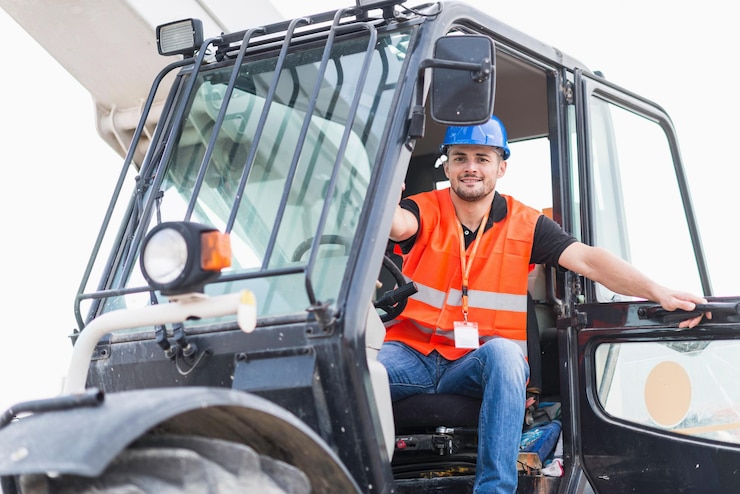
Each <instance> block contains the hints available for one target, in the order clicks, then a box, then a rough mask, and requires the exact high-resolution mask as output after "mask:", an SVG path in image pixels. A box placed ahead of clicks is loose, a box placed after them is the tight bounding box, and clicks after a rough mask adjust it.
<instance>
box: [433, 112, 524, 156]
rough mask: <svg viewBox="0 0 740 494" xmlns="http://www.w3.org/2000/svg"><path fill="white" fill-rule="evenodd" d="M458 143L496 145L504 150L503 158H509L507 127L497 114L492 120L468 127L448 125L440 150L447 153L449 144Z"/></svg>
mask: <svg viewBox="0 0 740 494" xmlns="http://www.w3.org/2000/svg"><path fill="white" fill-rule="evenodd" d="M456 144H478V145H481V146H494V147H497V148H501V149H503V150H504V155H503V159H505V160H506V159H509V156H511V151H510V150H509V140H508V138H507V136H506V128H505V127H504V124H502V123H501V120H499V119H498V117H497V116H496V115H494V116H492V117H491V120H489V121H488V122H486V123H484V124H481V125H470V126H466V127H454V126H451V127H447V132H445V140H444V142H443V143H442V145H441V146H440V150H441V151H442V152H443V153H445V152H446V149H447V146H453V145H456Z"/></svg>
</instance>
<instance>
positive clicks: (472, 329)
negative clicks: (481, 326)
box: [454, 321, 480, 348]
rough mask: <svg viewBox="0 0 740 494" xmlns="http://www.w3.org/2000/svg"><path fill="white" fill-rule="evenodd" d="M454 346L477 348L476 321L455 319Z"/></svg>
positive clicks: (478, 342) (478, 341) (478, 343)
mask: <svg viewBox="0 0 740 494" xmlns="http://www.w3.org/2000/svg"><path fill="white" fill-rule="evenodd" d="M454 325H455V326H454V328H455V346H456V347H457V348H478V347H479V346H480V340H479V339H478V323H477V322H466V321H455V323H454Z"/></svg>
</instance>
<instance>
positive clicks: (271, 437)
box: [0, 387, 360, 493]
mask: <svg viewBox="0 0 740 494" xmlns="http://www.w3.org/2000/svg"><path fill="white" fill-rule="evenodd" d="M50 401H51V400H50ZM154 427H156V428H157V431H162V432H167V433H173V434H187V435H199V436H206V437H213V438H217V439H225V440H228V441H233V442H238V443H242V444H246V445H248V446H250V447H252V448H253V449H254V450H255V451H257V452H258V453H260V454H264V455H268V456H271V457H272V458H275V459H279V460H282V461H285V462H287V463H290V464H292V465H294V466H296V467H297V468H299V469H301V470H302V471H303V472H304V473H305V474H306V475H307V476H308V478H309V479H310V481H311V485H312V487H313V490H314V492H337V493H345V492H347V493H349V492H358V493H359V492H360V489H359V488H358V487H357V484H356V482H355V481H354V479H353V478H352V476H351V475H350V473H349V471H348V470H347V469H346V467H345V466H344V465H343V463H342V462H341V460H340V459H339V458H338V456H337V455H336V454H335V453H334V451H333V450H331V449H330V448H329V446H328V445H327V444H326V442H325V441H324V440H323V439H322V438H321V437H320V436H319V435H318V434H316V433H315V432H314V431H313V430H312V429H310V428H309V427H308V426H307V425H306V424H304V423H303V422H301V421H300V420H299V419H298V418H297V417H296V416H295V415H293V414H291V413H290V412H288V411H287V410H285V409H284V408H281V407H279V406H277V405H276V404H274V403H272V402H270V401H268V400H266V399H264V398H261V397H259V396H256V395H252V394H249V393H245V392H241V391H233V390H231V389H226V388H209V387H188V388H160V389H147V390H135V391H125V392H120V393H112V394H109V395H102V393H101V402H100V404H99V406H84V407H73V408H67V409H64V410H54V411H47V412H43V413H35V414H31V415H28V416H25V417H21V418H20V419H18V420H15V421H13V422H11V423H9V424H8V425H6V426H5V427H4V428H2V429H0V476H10V475H23V474H33V473H46V474H49V473H54V474H71V475H81V476H85V477H96V476H98V475H100V474H101V473H102V472H103V471H104V470H105V468H106V467H107V466H108V464H110V462H111V461H112V460H113V459H114V458H115V457H116V456H117V455H118V454H119V453H120V452H121V451H123V450H124V449H125V448H126V447H127V446H128V445H129V444H131V443H132V442H133V441H134V440H135V439H137V438H139V437H141V436H142V435H144V434H146V433H147V432H148V431H150V430H151V429H152V428H154ZM72 445H74V447H72Z"/></svg>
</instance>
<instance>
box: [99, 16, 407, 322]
mask: <svg viewBox="0 0 740 494" xmlns="http://www.w3.org/2000/svg"><path fill="white" fill-rule="evenodd" d="M408 40H409V32H408V31H404V32H393V33H375V31H374V30H370V31H369V32H367V33H363V34H356V33H355V34H353V35H352V36H351V37H346V38H344V39H337V40H336V41H335V42H334V45H333V47H332V48H331V50H330V53H329V57H328V59H324V60H323V63H322V58H323V57H324V49H325V43H322V44H320V45H315V46H314V47H303V48H301V49H291V50H293V51H289V52H288V53H287V56H286V57H285V58H284V60H283V61H280V60H279V56H278V55H279V54H278V52H275V53H274V54H273V56H270V57H265V56H261V57H260V58H258V59H254V60H250V58H249V57H247V58H245V61H244V63H243V64H242V65H241V66H240V68H239V70H238V72H237V73H236V74H235V76H233V75H232V72H233V67H232V65H230V64H229V65H226V64H221V66H220V67H218V68H213V69H208V70H205V71H201V72H200V73H198V74H197V76H196V80H195V86H194V89H193V91H192V93H191V94H192V95H191V97H190V98H189V101H188V107H187V110H186V112H185V118H184V120H183V121H182V125H181V126H179V129H178V130H177V131H174V132H172V131H167V132H163V133H162V135H165V134H167V133H168V132H169V133H170V135H168V136H167V137H165V138H164V139H162V140H160V142H155V143H154V144H153V145H154V146H158V148H157V149H159V151H158V152H159V156H158V157H156V156H157V153H156V152H155V153H153V156H155V158H154V160H156V159H159V160H160V162H161V163H160V164H159V165H155V166H153V167H147V166H146V164H145V165H144V167H143V170H144V171H143V172H142V176H141V177H140V178H139V183H140V185H141V186H140V193H139V195H138V197H137V198H135V200H134V201H133V203H134V205H133V206H132V210H133V211H137V212H135V213H132V214H131V215H130V216H131V217H136V216H137V215H142V213H141V211H147V212H148V214H146V216H147V218H143V219H141V220H139V221H141V222H142V223H143V222H146V224H147V228H146V229H147V230H149V229H151V228H152V227H153V226H154V225H156V224H158V223H160V222H164V221H178V220H183V219H190V220H191V221H194V222H198V223H204V224H207V225H211V226H214V227H216V228H218V229H219V230H221V231H229V230H230V231H231V244H232V250H233V259H232V267H231V268H230V269H229V270H228V271H225V272H223V273H222V277H221V279H220V280H219V281H218V282H216V283H214V284H212V285H209V286H208V287H206V293H207V294H211V295H215V294H220V293H226V292H233V291H236V290H239V289H243V288H248V289H250V290H252V291H253V292H255V295H256V298H257V305H258V313H259V315H260V316H266V315H272V316H274V315H284V314H293V313H305V311H306V309H307V307H308V306H309V305H310V298H311V297H310V292H312V293H314V294H315V298H316V299H318V300H320V301H322V302H324V303H326V302H331V301H336V299H337V296H338V294H339V290H340V288H341V286H342V279H343V277H344V276H345V270H346V268H347V265H348V262H349V256H348V254H349V249H350V245H351V243H352V241H353V238H354V236H355V232H356V230H357V228H358V222H359V219H360V215H361V212H362V207H363V203H364V201H365V197H366V195H367V192H368V185H369V182H370V176H371V173H372V168H373V165H374V163H375V161H376V155H377V154H378V152H379V149H380V148H379V146H380V142H381V139H382V136H383V132H384V129H385V128H386V124H387V120H388V119H389V118H390V116H391V115H392V113H393V111H392V109H391V105H392V101H393V99H394V94H395V89H396V86H397V83H398V81H399V78H400V74H401V73H402V71H401V66H402V64H403V63H404V59H405V52H406V47H407V46H408ZM255 58H256V57H255ZM279 63H281V64H282V65H281V68H280V69H279V70H277V67H278V64H279ZM276 71H277V75H276ZM186 82H187V76H185V80H184V81H181V83H180V88H182V87H183V86H184V85H185V84H186ZM230 83H231V85H233V91H232V92H229V87H230ZM314 94H315V95H316V97H315V98H314V97H312V95H314ZM224 102H227V103H226V106H224ZM222 108H225V110H222ZM163 122H164V123H163V124H162V125H168V126H169V128H170V129H172V128H175V126H174V125H173V122H171V121H166V120H165V119H164V118H163ZM173 136H174V137H173ZM173 139H174V143H172V144H171V143H169V142H168V140H170V141H171V140H173ZM170 149H171V150H170ZM153 162H154V161H153ZM163 165H166V166H163ZM143 188H147V189H146V190H144V189H143ZM147 204H149V205H150V206H149V207H148V208H147V206H145V205H147ZM142 216H143V215H142ZM135 229H136V227H135V226H131V225H129V226H128V227H126V226H124V229H123V230H128V231H131V232H133V231H135ZM314 238H320V239H321V244H322V245H321V247H320V249H318V252H317V253H316V254H315V255H314V257H315V258H314V259H313V264H311V261H309V259H310V257H311V245H312V243H313V239H314ZM122 243H123V242H122ZM129 252H131V254H128V253H129ZM137 257H138V247H135V248H131V247H130V246H129V247H124V246H118V248H117V250H116V251H115V252H114V253H113V254H112V257H111V258H112V259H117V261H116V262H115V263H114V264H115V265H114V269H115V271H114V273H112V276H109V277H108V279H109V280H110V282H109V285H108V287H107V288H108V289H109V290H113V291H115V290H118V291H119V293H117V294H115V295H116V296H103V295H102V294H101V296H100V297H99V298H102V311H103V312H106V311H110V310H114V309H120V308H123V307H132V306H142V305H147V304H149V303H151V301H152V300H151V296H150V294H149V292H148V291H147V290H146V288H145V283H144V280H143V277H142V275H141V273H140V271H139V266H138V259H137ZM134 287H140V288H141V290H133V288H134ZM307 287H308V288H307ZM126 289H128V292H126V294H125V295H121V294H120V291H121V290H124V291H125V290H126ZM129 292H134V293H129ZM156 297H157V300H156V301H157V302H161V301H162V300H164V297H162V296H161V295H160V294H156Z"/></svg>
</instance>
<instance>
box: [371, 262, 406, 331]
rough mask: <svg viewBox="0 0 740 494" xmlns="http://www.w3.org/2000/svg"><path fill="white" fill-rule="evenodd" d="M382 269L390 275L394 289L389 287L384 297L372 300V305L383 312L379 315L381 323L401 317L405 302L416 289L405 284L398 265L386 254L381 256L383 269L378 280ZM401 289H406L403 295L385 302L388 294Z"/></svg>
mask: <svg viewBox="0 0 740 494" xmlns="http://www.w3.org/2000/svg"><path fill="white" fill-rule="evenodd" d="M383 269H385V270H386V271H388V273H390V275H391V277H392V280H393V282H394V284H395V287H391V288H389V289H388V290H386V291H385V293H384V296H382V297H381V298H379V299H377V300H373V305H374V306H375V307H376V308H378V309H381V310H382V311H383V312H384V313H383V314H381V315H380V320H381V321H383V322H388V321H390V320H392V319H395V318H396V317H398V316H399V315H401V312H403V309H405V308H406V302H408V297H409V295H412V294H413V293H414V292H416V287H415V286H414V285H413V284H412V283H406V278H405V277H404V276H403V273H402V272H401V268H399V267H398V265H397V264H396V263H395V262H393V259H391V258H390V257H389V256H388V255H387V254H386V255H384V256H383V267H382V268H381V276H380V278H383V276H382V272H383ZM379 281H380V280H379ZM401 287H407V289H406V290H404V291H403V292H404V293H403V294H399V296H397V297H393V296H392V297H391V299H390V300H388V301H386V300H385V299H386V298H387V295H389V292H394V293H396V290H399V289H401ZM410 287H413V288H412V289H411V291H409V290H408V288H410ZM380 288H383V286H381V287H380Z"/></svg>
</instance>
